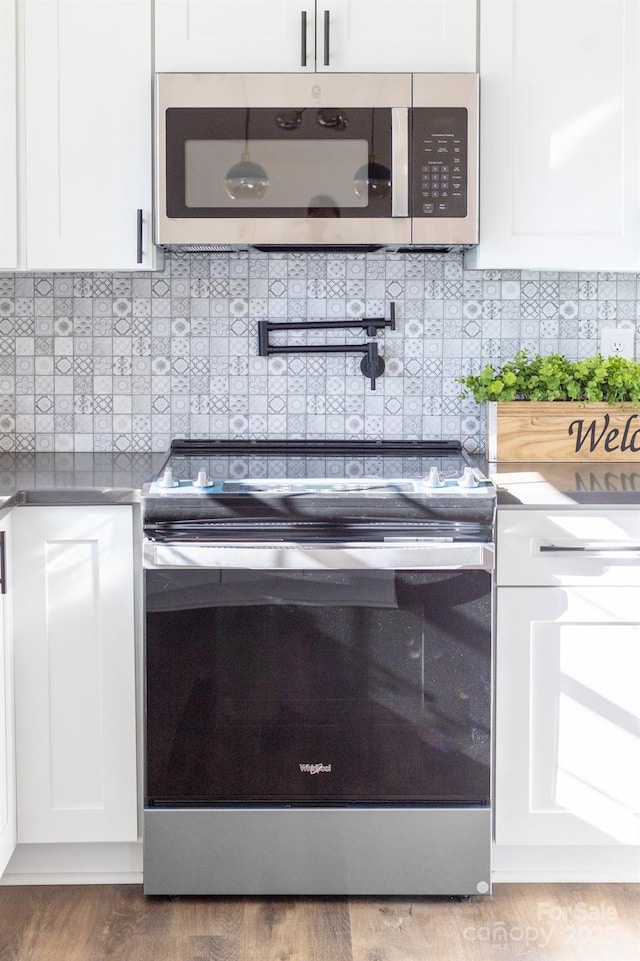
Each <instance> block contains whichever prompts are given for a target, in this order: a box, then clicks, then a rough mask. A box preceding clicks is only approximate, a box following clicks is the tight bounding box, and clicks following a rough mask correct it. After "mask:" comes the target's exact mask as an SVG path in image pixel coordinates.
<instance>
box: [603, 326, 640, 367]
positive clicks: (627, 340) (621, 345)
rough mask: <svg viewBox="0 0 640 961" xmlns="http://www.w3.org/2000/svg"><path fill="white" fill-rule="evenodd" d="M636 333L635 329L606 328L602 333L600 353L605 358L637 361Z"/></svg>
mask: <svg viewBox="0 0 640 961" xmlns="http://www.w3.org/2000/svg"><path fill="white" fill-rule="evenodd" d="M635 339H636V332H635V330H634V329H633V327H604V328H603V329H602V331H601V332H600V353H601V354H602V356H603V357H626V358H627V359H628V360H634V359H635Z"/></svg>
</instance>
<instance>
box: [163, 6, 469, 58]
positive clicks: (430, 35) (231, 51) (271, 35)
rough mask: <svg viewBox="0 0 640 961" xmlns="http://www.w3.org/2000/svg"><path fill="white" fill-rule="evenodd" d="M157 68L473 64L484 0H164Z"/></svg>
mask: <svg viewBox="0 0 640 961" xmlns="http://www.w3.org/2000/svg"><path fill="white" fill-rule="evenodd" d="M155 45H156V63H155V68H156V70H157V71H159V72H178V73H179V72H182V71H193V72H203V73H220V72H222V73H224V72H234V73H235V72H245V71H246V72H251V73H254V72H259V71H265V72H269V71H276V72H289V71H293V72H297V71H304V70H308V71H311V72H313V71H339V72H342V73H344V72H350V71H363V72H384V71H391V72H393V71H398V70H399V71H424V72H427V71H434V72H440V71H475V69H476V0H395V2H394V3H393V6H392V8H391V9H390V8H389V4H388V3H386V2H384V0H325V2H322V0H316V2H314V0H156V5H155Z"/></svg>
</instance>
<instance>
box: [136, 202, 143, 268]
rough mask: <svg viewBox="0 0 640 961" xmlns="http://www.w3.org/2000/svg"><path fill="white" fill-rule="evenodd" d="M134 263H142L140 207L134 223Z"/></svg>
mask: <svg viewBox="0 0 640 961" xmlns="http://www.w3.org/2000/svg"><path fill="white" fill-rule="evenodd" d="M136 252H137V256H136V263H137V264H141V263H142V208H140V209H139V210H138V212H137V223H136Z"/></svg>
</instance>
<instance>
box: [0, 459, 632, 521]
mask: <svg viewBox="0 0 640 961" xmlns="http://www.w3.org/2000/svg"><path fill="white" fill-rule="evenodd" d="M165 458H166V452H165V451H158V452H155V453H153V452H150V451H139V452H137V451H135V452H114V453H91V452H89V453H63V452H57V453H32V452H13V451H2V452H0V506H4V507H7V506H18V505H24V504H42V505H54V506H55V505H85V504H86V505H93V504H134V503H137V502H138V501H139V500H140V491H141V489H142V487H143V485H144V484H146V483H148V482H149V480H150V479H151V478H152V477H154V476H155V475H156V474H157V472H158V470H159V468H160V466H161V465H162V464H163V462H164V460H165ZM478 460H479V465H480V466H481V467H482V469H483V470H484V472H485V473H486V474H487V475H488V476H489V477H491V479H492V480H493V481H494V482H495V483H496V485H497V487H498V506H499V507H501V508H509V507H531V508H544V507H561V508H564V507H571V506H575V507H583V508H584V507H589V506H591V507H597V506H611V507H616V506H620V507H627V508H628V507H629V506H634V505H638V506H640V462H639V463H638V464H637V466H635V465H630V464H615V463H613V464H607V463H603V464H601V463H584V464H580V463H558V464H546V463H535V462H531V463H507V462H505V463H487V462H481V463H480V459H478Z"/></svg>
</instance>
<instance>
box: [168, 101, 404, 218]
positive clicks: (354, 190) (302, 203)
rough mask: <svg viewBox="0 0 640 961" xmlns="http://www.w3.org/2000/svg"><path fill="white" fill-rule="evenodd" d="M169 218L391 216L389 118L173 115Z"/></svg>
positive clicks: (368, 114) (232, 111) (285, 112)
mask: <svg viewBox="0 0 640 961" xmlns="http://www.w3.org/2000/svg"><path fill="white" fill-rule="evenodd" d="M166 120H167V214H168V216H169V217H177V218H185V217H186V218H189V217H191V218H196V217H205V218H213V217H222V218H228V217H244V218H246V217H247V216H251V217H269V218H274V217H281V218H291V217H294V218H299V217H326V218H329V217H348V218H352V217H363V218H366V217H375V218H379V217H386V216H391V177H392V166H391V111H390V110H388V109H379V108H376V109H373V110H372V109H370V108H367V109H361V108H353V109H351V108H350V109H349V110H348V111H345V110H340V109H338V108H332V109H327V108H324V109H320V110H316V109H312V108H299V109H293V108H281V109H275V108H274V109H266V108H256V109H251V110H245V109H241V108H229V109H213V108H210V109H205V108H198V109H195V108H194V109H186V108H180V109H178V108H171V109H169V110H167V113H166Z"/></svg>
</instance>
